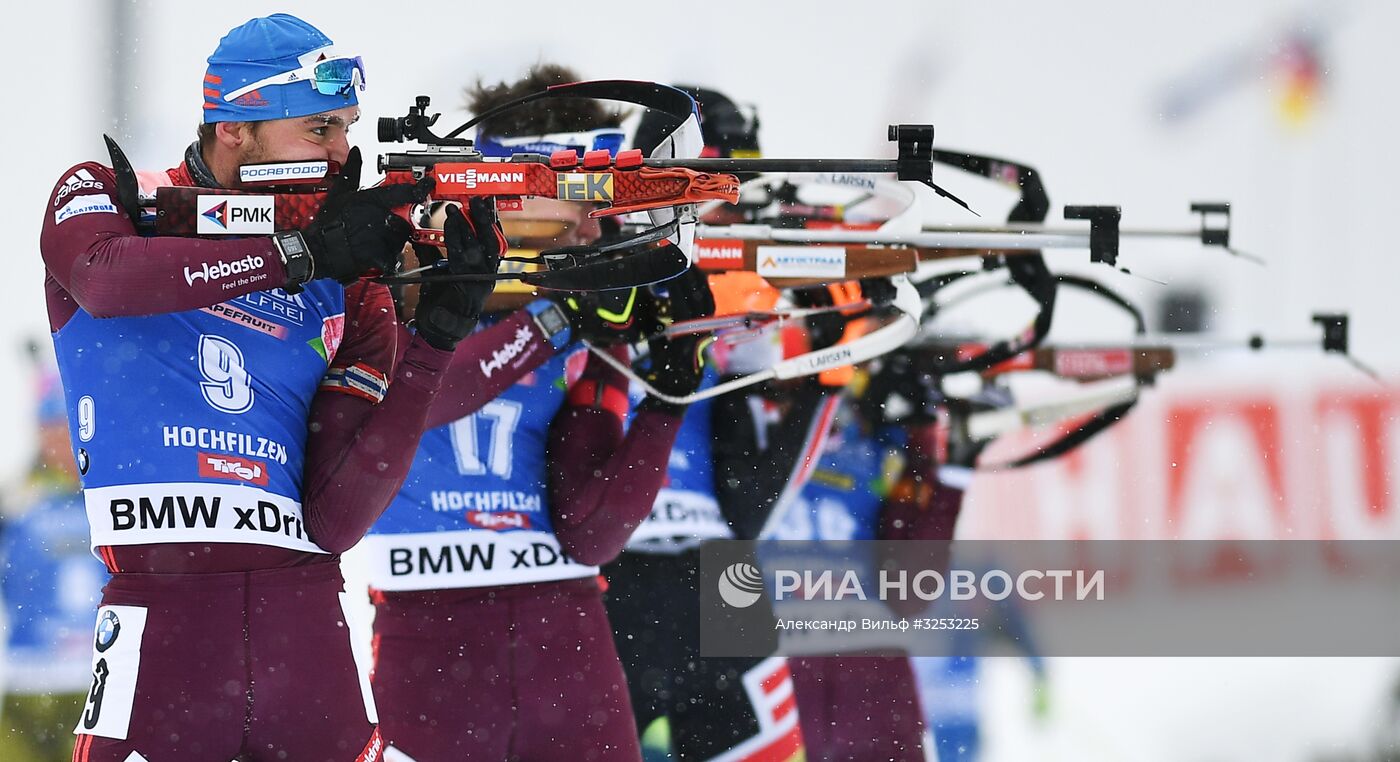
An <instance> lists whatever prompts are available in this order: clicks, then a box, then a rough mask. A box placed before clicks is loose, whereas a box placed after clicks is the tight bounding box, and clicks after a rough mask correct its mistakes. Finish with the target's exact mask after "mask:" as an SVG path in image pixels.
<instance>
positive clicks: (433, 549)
mask: <svg viewBox="0 0 1400 762" xmlns="http://www.w3.org/2000/svg"><path fill="white" fill-rule="evenodd" d="M535 327H538V326H537V325H536V323H535V321H534V319H533V318H532V317H531V315H530V313H529V311H528V310H520V311H518V312H516V313H513V314H511V315H509V316H507V317H505V318H504V319H502V320H501V321H499V322H498V323H496V324H495V325H493V326H491V327H489V328H484V329H482V330H480V331H478V332H477V333H476V334H475V335H473V336H472V337H469V338H468V339H467V340H466V341H464V342H463V343H462V345H461V346H459V348H458V351H457V354H458V358H456V359H454V361H453V364H452V367H451V371H450V372H449V374H448V381H447V383H446V384H445V385H444V389H443V393H442V394H441V395H440V396H439V398H438V399H437V400H436V401H435V403H434V405H433V408H432V410H431V411H430V412H429V424H430V425H434V426H440V427H441V428H438V429H434V430H433V431H430V432H429V433H428V434H427V435H426V436H425V439H424V441H423V444H422V445H421V449H420V452H419V455H418V458H419V462H418V463H417V464H416V465H415V467H414V471H413V473H412V474H411V475H410V477H409V480H408V482H407V483H406V484H405V488H404V491H403V493H402V494H401V495H400V497H399V499H398V500H397V501H396V502H395V503H394V505H393V506H392V507H391V508H390V510H389V512H388V513H386V515H385V516H384V519H383V520H382V521H381V524H382V525H383V526H382V527H380V526H377V527H376V529H375V531H374V533H372V534H371V535H370V536H369V538H367V540H366V543H365V551H366V555H367V556H368V564H369V566H370V569H371V572H370V582H371V585H372V591H371V599H372V601H373V602H374V604H375V610H376V614H375V622H374V654H375V668H374V677H373V686H374V692H375V698H376V700H377V702H378V705H379V707H380V709H381V723H382V724H381V729H382V731H383V733H384V738H385V741H386V744H388V746H389V747H390V749H392V754H393V755H394V758H395V759H411V760H418V761H419V762H427V760H493V761H494V760H554V759H578V760H628V759H632V760H636V759H639V758H640V749H639V747H638V738H637V730H636V725H635V723H634V721H633V718H632V710H631V706H630V703H629V701H628V694H627V688H626V680H625V677H624V675H623V672H622V667H621V664H620V663H619V661H618V656H617V652H616V650H615V649H614V646H613V639H612V631H611V626H610V625H609V623H608V619H607V614H606V611H605V610H604V608H603V602H602V590H601V586H600V581H599V578H598V576H597V568H596V567H597V565H598V564H600V563H604V562H607V561H609V560H611V559H612V558H614V557H615V556H616V555H617V554H618V553H619V552H620V551H621V549H622V546H623V544H624V543H625V542H626V541H627V538H628V537H629V536H631V534H632V531H633V530H634V529H635V528H636V527H637V526H638V525H639V524H640V523H641V522H642V521H643V520H644V519H645V518H646V517H647V516H648V515H649V514H650V511H651V505H652V502H653V501H654V499H655V496H656V493H657V491H658V490H659V489H660V485H661V482H662V479H663V478H664V475H665V470H666V463H667V458H668V456H669V454H670V449H671V445H672V443H673V441H674V438H675V433H676V430H677V429H678V424H679V419H678V418H677V417H676V416H674V415H672V414H669V413H665V412H661V411H647V410H644V411H642V412H641V413H639V415H638V416H637V417H636V419H634V421H633V423H632V425H631V427H630V428H629V429H628V430H627V432H626V434H625V436H624V433H623V418H624V416H625V414H626V406H627V396H626V385H625V381H624V380H623V378H622V376H621V375H620V374H618V373H616V372H615V371H613V370H611V369H610V368H608V367H607V366H606V365H605V364H604V363H602V362H601V361H599V360H597V359H596V358H591V357H590V358H589V359H587V360H585V359H584V357H583V356H582V355H581V354H576V353H571V352H569V351H568V350H566V351H565V353H563V354H560V353H558V352H557V350H556V349H555V347H554V346H552V345H551V342H550V341H549V340H547V337H545V336H544V335H543V331H538V330H533V328H535ZM522 330H523V331H524V333H522ZM526 334H529V335H528V336H527V335H526ZM512 336H519V337H522V338H521V339H520V343H519V344H517V345H515V346H514V347H513V348H512V349H511V351H510V352H508V353H502V352H500V351H499V350H498V349H497V348H498V347H501V346H502V345H503V344H504V343H509V341H510V337H512ZM556 338H558V339H559V341H560V343H561V344H562V343H563V340H562V338H559V337H556ZM577 347H578V345H577V344H574V345H572V348H573V349H575V350H576V349H577ZM473 348H476V351H477V352H478V353H479V354H480V355H481V356H484V357H500V358H503V359H502V360H501V361H499V362H494V363H493V362H479V361H477V360H474V359H470V358H465V359H464V358H462V357H461V355H462V353H463V349H468V350H472V349H473ZM507 357H509V359H508V360H507V359H505V358H507ZM580 364H582V365H583V367H582V370H581V372H579V370H578V365H580ZM575 375H577V376H578V378H574V376H575ZM488 394H489V395H491V396H487V395H488ZM484 405H485V406H487V407H485V408H484V409H483V406H484ZM492 406H496V407H492ZM500 406H506V407H504V408H502V407H500ZM510 406H517V407H515V408H514V409H518V410H522V411H523V412H522V413H521V414H520V415H521V417H520V418H518V419H512V420H513V422H512V424H511V425H512V427H513V428H512V429H511V430H512V432H513V433H512V434H511V437H510V439H509V440H508V442H507V440H501V439H499V438H497V437H496V436H495V435H494V431H495V429H494V427H496V426H501V425H502V423H501V422H502V421H503V420H506V419H504V418H501V417H499V416H498V413H499V412H500V411H502V410H507V409H512V408H511V407H510ZM479 409H480V410H481V415H482V416H484V419H483V420H480V421H479V420H478V419H477V418H476V417H474V416H473V415H472V414H473V413H475V412H476V411H478V410H479ZM556 411H557V412H556ZM486 421H491V423H490V424H489V426H488V424H487V423H486ZM478 423H480V424H481V427H480V428H472V429H471V431H475V432H477V433H475V434H474V435H473V436H474V437H475V439H473V440H472V441H474V442H477V443H482V444H481V446H482V447H487V446H488V445H486V444H484V443H485V442H487V441H488V440H491V441H492V442H493V443H494V444H492V445H489V446H492V447H495V446H505V445H506V444H509V446H510V448H511V449H510V452H511V453H512V455H511V458H510V459H509V461H508V462H501V461H500V459H498V458H493V457H490V456H488V455H486V454H482V455H481V456H480V457H481V458H482V461H483V463H494V464H495V465H491V466H490V467H489V468H487V467H486V466H483V467H482V468H481V469H479V472H480V475H479V476H476V477H473V476H471V475H469V472H470V469H468V470H461V469H459V468H458V467H457V466H458V465H460V462H458V463H457V465H453V464H452V463H443V462H442V460H443V459H448V460H451V459H452V458H453V453H454V452H457V453H458V454H459V455H460V452H461V448H462V447H463V446H464V445H463V444H462V442H461V441H460V440H459V439H457V438H455V437H456V436H457V434H456V433H454V435H453V436H454V438H453V439H452V442H453V445H452V447H448V445H447V442H448V438H449V437H448V434H449V432H458V433H459V432H460V431H461V429H462V427H476V426H477V425H478ZM503 466H505V467H503ZM507 474H509V476H507ZM492 490H494V491H492ZM505 491H508V492H505ZM445 493H450V494H452V495H458V494H462V495H467V496H480V495H488V494H489V495H501V494H510V495H517V496H519V495H523V496H525V497H524V498H522V499H523V500H525V503H524V504H523V505H508V506H496V505H492V506H482V505H477V506H472V505H467V506H465V507H463V506H460V505H457V504H456V503H453V504H451V505H447V504H446V501H445V500H443V501H442V503H443V504H441V505H439V504H438V502H439V497H440V496H441V495H443V494H445ZM512 499H516V498H512ZM429 503H432V505H429ZM540 503H543V505H541V504H540ZM541 512H547V524H545V523H543V522H542V518H541ZM401 522H404V523H401ZM473 526H475V527H476V528H472V527H473ZM496 526H504V527H508V528H511V529H518V528H521V527H523V528H526V529H529V528H531V527H534V528H536V529H538V528H539V527H541V526H548V527H549V529H550V532H549V533H548V535H546V533H544V532H538V531H536V532H507V533H500V532H496V531H492V530H491V529H483V528H482V527H496ZM401 529H408V530H409V531H400V530H401ZM381 530H382V531H381ZM520 537H527V538H530V543H529V544H530V546H532V547H534V548H536V549H539V548H542V547H548V548H550V550H548V551H547V553H549V554H550V555H551V557H552V556H553V554H555V553H557V554H558V557H559V558H560V559H561V560H562V559H567V561H566V562H563V563H553V564H551V565H548V566H544V567H540V566H538V565H537V566H536V567H535V568H532V569H527V570H515V569H513V568H512V569H508V568H506V564H504V563H498V564H497V565H496V566H493V567H490V568H481V567H480V566H478V567H477V568H476V569H474V570H472V571H470V572H465V571H463V570H462V569H460V568H458V569H456V570H455V571H454V572H452V573H449V574H439V573H438V571H439V567H440V565H438V564H437V561H438V560H442V559H443V558H444V556H442V555H440V554H439V552H438V551H439V549H440V551H441V553H448V552H449V551H451V552H454V553H456V554H458V555H457V557H458V558H468V559H470V558H472V557H474V556H472V555H471V554H473V553H481V552H482V551H483V550H484V551H485V552H486V553H487V554H490V553H495V554H496V558H498V559H509V558H512V557H514V558H516V561H517V562H518V561H519V560H521V558H523V556H515V554H516V553H521V554H523V553H524V551H525V548H526V545H525V544H523V543H524V542H525V540H521V539H515V538H520ZM512 543H515V544H512ZM408 548H411V549H413V551H414V553H415V555H414V556H413V557H414V558H422V557H425V556H426V557H427V558H429V565H430V566H431V568H429V569H423V568H418V567H415V568H414V569H413V571H412V573H411V574H406V575H400V574H399V573H398V572H401V571H404V568H403V567H404V566H406V564H393V565H391V564H390V563H389V561H388V559H389V557H390V555H389V554H392V553H395V552H404V551H405V549H408ZM358 552H359V551H358V550H357V553H358ZM508 553H509V554H510V555H507V554H508ZM475 557H477V558H481V557H482V556H475ZM447 565H448V566H450V565H451V562H450V559H448V564H447ZM512 566H519V563H515V564H513V565H512Z"/></svg>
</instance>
